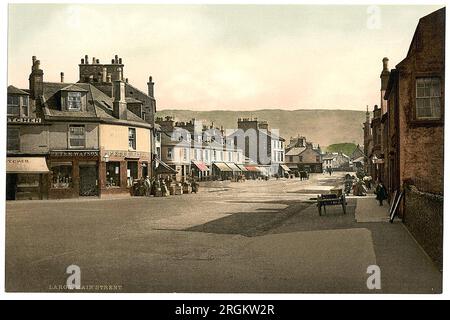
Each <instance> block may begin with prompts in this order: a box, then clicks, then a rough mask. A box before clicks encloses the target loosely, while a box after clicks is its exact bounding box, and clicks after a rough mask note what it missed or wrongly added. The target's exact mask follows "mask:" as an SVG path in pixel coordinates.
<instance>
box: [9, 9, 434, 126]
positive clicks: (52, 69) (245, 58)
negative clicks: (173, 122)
mask: <svg viewBox="0 0 450 320" xmlns="http://www.w3.org/2000/svg"><path fill="white" fill-rule="evenodd" d="M439 7H441V6H380V7H369V6H299V5H283V6H272V5H260V6H257V5H230V6H224V5H74V4H66V5H36V4H28V5H26V4H14V5H10V6H9V33H8V44H9V48H8V59H9V61H8V84H13V85H15V86H18V87H21V88H27V87H28V76H29V73H30V68H31V56H32V55H36V56H37V58H38V59H39V60H40V61H41V66H42V69H43V70H44V80H45V81H59V73H60V72H61V71H64V73H65V81H67V82H69V81H70V82H76V81H77V80H78V64H79V63H80V59H81V58H82V57H84V55H85V54H87V55H89V60H91V59H92V57H96V58H98V59H100V62H105V63H108V62H110V61H111V58H113V57H114V55H115V54H118V55H119V57H122V58H123V62H124V64H125V68H124V73H125V77H126V78H129V81H130V83H132V84H133V85H135V86H137V87H138V88H140V89H142V90H145V92H146V90H147V89H146V83H147V79H148V76H149V75H152V76H153V79H154V81H155V83H156V84H155V95H156V98H157V106H158V109H166V108H171V109H172V108H177V109H195V110H215V109H227V110H254V109H262V108H285V109H304V108H321V109H323V108H330V109H331V108H333V109H334V108H336V109H355V110H356V109H359V110H364V109H365V106H366V105H367V104H369V105H373V104H379V99H380V93H379V89H380V79H379V74H380V72H381V68H382V62H381V60H382V58H383V57H385V56H386V57H389V59H390V67H391V68H393V67H395V64H397V63H398V62H400V61H401V60H402V59H403V58H404V57H405V55H406V52H407V50H408V47H409V44H410V42H411V39H412V36H413V34H414V30H415V28H416V25H417V22H418V20H419V18H420V17H422V16H424V15H426V14H428V13H431V12H432V11H434V10H436V9H438V8H439ZM89 62H91V61H89ZM269 120H270V119H269Z"/></svg>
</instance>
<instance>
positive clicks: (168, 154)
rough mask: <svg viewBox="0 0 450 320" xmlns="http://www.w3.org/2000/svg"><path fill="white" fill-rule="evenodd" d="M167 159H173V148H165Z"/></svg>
mask: <svg viewBox="0 0 450 320" xmlns="http://www.w3.org/2000/svg"><path fill="white" fill-rule="evenodd" d="M167 159H169V160H172V159H173V148H167Z"/></svg>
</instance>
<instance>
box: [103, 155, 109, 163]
mask: <svg viewBox="0 0 450 320" xmlns="http://www.w3.org/2000/svg"><path fill="white" fill-rule="evenodd" d="M103 159H104V160H105V162H109V154H107V153H106V154H105V155H104V156H103Z"/></svg>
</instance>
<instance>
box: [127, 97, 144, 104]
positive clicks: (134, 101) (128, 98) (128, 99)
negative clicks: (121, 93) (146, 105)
mask: <svg viewBox="0 0 450 320" xmlns="http://www.w3.org/2000/svg"><path fill="white" fill-rule="evenodd" d="M125 101H126V102H127V103H141V104H142V101H141V100H138V99H135V98H133V97H125Z"/></svg>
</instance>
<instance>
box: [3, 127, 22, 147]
mask: <svg viewBox="0 0 450 320" xmlns="http://www.w3.org/2000/svg"><path fill="white" fill-rule="evenodd" d="M6 149H7V150H8V151H20V129H19V128H8V130H7V146H6Z"/></svg>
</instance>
